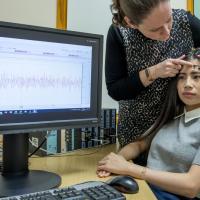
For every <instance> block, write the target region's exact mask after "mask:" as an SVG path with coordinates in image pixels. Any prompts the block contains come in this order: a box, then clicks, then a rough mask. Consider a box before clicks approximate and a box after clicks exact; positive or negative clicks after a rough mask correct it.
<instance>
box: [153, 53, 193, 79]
mask: <svg viewBox="0 0 200 200" xmlns="http://www.w3.org/2000/svg"><path fill="white" fill-rule="evenodd" d="M183 58H184V56H181V57H180V58H177V59H172V58H170V59H166V60H164V61H163V62H161V63H158V64H157V65H155V66H152V67H150V68H149V70H150V72H151V75H152V77H153V78H154V79H157V78H167V77H174V76H176V74H178V73H179V71H180V70H181V67H182V65H188V66H192V63H191V62H188V61H185V60H182V59H183Z"/></svg>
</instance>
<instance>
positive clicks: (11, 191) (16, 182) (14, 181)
mask: <svg viewBox="0 0 200 200" xmlns="http://www.w3.org/2000/svg"><path fill="white" fill-rule="evenodd" d="M28 139H29V134H28V133H21V134H6V135H3V171H2V174H1V176H0V197H7V196H13V195H20V194H26V193H32V192H38V191H42V190H48V189H51V188H55V187H58V186H59V185H60V183H61V177H60V176H59V175H57V174H55V173H51V172H46V171H40V170H30V171H29V169H28V144H29V142H28Z"/></svg>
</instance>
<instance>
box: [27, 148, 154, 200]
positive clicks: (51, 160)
mask: <svg viewBox="0 0 200 200" xmlns="http://www.w3.org/2000/svg"><path fill="white" fill-rule="evenodd" d="M115 148H116V146H115V145H107V146H105V147H101V148H100V147H99V148H92V149H86V150H80V151H75V152H73V153H68V154H65V155H62V156H56V157H38V158H36V157H34V158H31V159H30V169H40V170H47V171H50V172H55V173H57V174H59V175H60V176H61V177H62V184H61V186H60V187H66V186H70V185H73V184H77V183H80V182H84V181H89V180H100V181H106V180H107V179H109V178H111V177H108V178H98V177H97V175H96V166H97V162H98V161H99V160H100V159H101V158H103V157H104V156H105V155H107V154H108V153H109V152H111V151H113V152H115ZM136 181H137V182H138V184H139V192H138V193H137V194H126V197H127V200H136V199H137V200H138V199H139V200H147V199H148V200H156V197H155V196H154V195H153V193H152V192H151V190H150V189H149V187H148V185H147V184H146V182H145V181H142V180H136Z"/></svg>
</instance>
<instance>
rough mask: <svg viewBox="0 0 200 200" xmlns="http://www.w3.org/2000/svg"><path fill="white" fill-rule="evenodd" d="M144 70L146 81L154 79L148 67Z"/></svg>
mask: <svg viewBox="0 0 200 200" xmlns="http://www.w3.org/2000/svg"><path fill="white" fill-rule="evenodd" d="M144 72H145V75H146V77H147V79H148V81H154V79H153V77H152V74H151V72H150V70H149V68H146V69H145V70H144Z"/></svg>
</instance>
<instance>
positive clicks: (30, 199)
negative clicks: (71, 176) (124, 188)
mask: <svg viewBox="0 0 200 200" xmlns="http://www.w3.org/2000/svg"><path fill="white" fill-rule="evenodd" d="M61 199H62V200H125V199H126V197H125V196H124V195H123V194H122V193H120V192H119V191H117V190H116V189H114V188H113V187H111V186H109V185H108V184H106V183H104V182H100V181H89V182H84V183H80V184H76V185H73V186H71V187H66V188H58V189H51V190H46V191H41V192H36V193H30V194H23V195H20V196H12V197H6V198H2V199H1V200H61Z"/></svg>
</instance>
